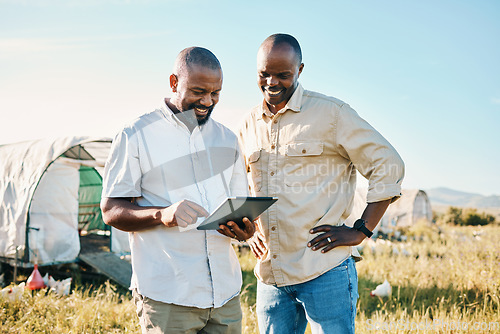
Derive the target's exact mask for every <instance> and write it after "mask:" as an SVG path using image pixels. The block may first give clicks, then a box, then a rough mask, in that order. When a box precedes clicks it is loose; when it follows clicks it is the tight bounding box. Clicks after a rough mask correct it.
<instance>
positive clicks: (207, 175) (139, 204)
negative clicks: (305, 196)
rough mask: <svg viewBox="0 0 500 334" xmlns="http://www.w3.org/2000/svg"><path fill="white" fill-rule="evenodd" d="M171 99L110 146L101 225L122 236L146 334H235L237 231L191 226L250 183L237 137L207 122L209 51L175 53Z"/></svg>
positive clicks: (217, 85)
mask: <svg viewBox="0 0 500 334" xmlns="http://www.w3.org/2000/svg"><path fill="white" fill-rule="evenodd" d="M170 87H171V90H172V97H171V98H166V99H164V100H162V101H161V104H160V106H159V108H158V109H156V110H155V111H153V112H150V113H146V114H144V115H142V116H140V117H139V118H137V119H136V120H135V121H133V122H132V123H131V124H130V125H127V126H125V127H124V128H123V130H122V131H121V132H120V133H119V134H118V135H117V136H116V138H115V140H114V141H113V145H112V149H111V153H110V156H109V159H108V162H107V164H106V168H105V176H104V182H103V196H102V198H103V199H102V202H101V208H102V211H103V218H104V221H105V222H106V223H107V224H109V225H111V226H114V227H116V228H118V229H120V230H123V231H127V232H129V241H130V246H131V253H132V254H131V255H132V269H133V274H132V282H131V289H132V290H133V294H134V301H135V303H136V307H137V314H138V316H139V320H140V324H141V327H142V331H143V333H227V334H230V333H240V332H241V308H240V301H239V292H240V288H241V269H240V266H239V263H238V259H237V257H236V254H235V252H234V250H233V248H232V246H231V239H230V238H231V237H232V238H236V239H238V240H246V239H248V238H250V237H251V236H252V235H253V233H254V231H255V228H254V224H253V222H250V221H249V220H248V219H244V223H245V229H244V230H242V229H240V228H239V227H238V225H236V224H235V223H234V222H228V225H229V226H230V227H231V230H230V229H228V228H226V227H224V229H221V230H220V232H218V231H213V230H212V231H211V230H208V231H201V230H197V229H196V226H198V225H199V224H200V223H201V221H202V220H203V217H205V216H206V215H207V214H208V212H212V211H213V210H214V209H215V208H216V207H217V206H218V205H219V204H220V203H221V202H222V201H224V200H225V198H226V197H228V196H246V195H247V192H248V183H247V180H246V175H245V170H244V167H243V160H242V157H241V154H240V153H239V146H238V140H237V137H236V136H235V135H234V134H233V133H232V132H231V131H230V130H228V129H227V128H226V127H224V126H223V125H221V124H219V123H217V122H215V121H214V120H212V119H211V118H210V114H211V113H212V110H213V108H214V106H215V105H216V104H217V102H218V101H219V93H220V91H221V88H222V70H221V66H220V64H219V61H218V60H217V58H216V57H215V55H214V54H213V53H211V52H210V51H209V50H207V49H204V48H199V47H192V48H187V49H184V50H183V51H181V52H180V53H179V55H178V57H177V59H176V62H175V66H174V72H173V74H172V75H171V76H170Z"/></svg>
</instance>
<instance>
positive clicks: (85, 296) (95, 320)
mask: <svg viewBox="0 0 500 334" xmlns="http://www.w3.org/2000/svg"><path fill="white" fill-rule="evenodd" d="M405 236H407V239H406V240H405V241H388V240H377V241H376V242H371V243H367V244H365V245H364V247H363V249H362V254H363V258H364V259H363V260H362V261H361V262H358V264H357V268H358V275H359V292H360V299H359V301H358V315H357V320H356V328H357V329H356V332H357V333H361V334H362V333H414V332H421V333H498V332H500V323H499V322H500V252H499V245H500V226H498V225H494V226H484V227H455V226H439V227H438V226H437V225H428V224H418V225H416V226H414V227H413V228H412V229H411V230H409V231H406V233H405ZM239 255H240V262H241V265H242V269H243V277H244V284H243V292H242V297H241V298H242V302H243V311H244V319H243V332H244V333H249V334H251V333H257V329H256V317H255V312H254V308H255V306H254V304H255V289H256V287H255V283H256V281H255V277H254V275H253V272H252V269H253V265H254V263H255V260H254V259H253V257H252V255H251V254H249V252H248V251H246V250H244V249H243V250H241V251H240V254H239ZM41 271H42V274H43V269H41ZM385 279H387V280H388V282H389V283H390V284H391V285H392V296H391V297H384V298H381V297H371V296H370V291H371V290H373V289H374V288H375V287H376V286H377V285H378V284H380V283H382V282H383V281H384V280H385ZM75 285H76V286H75V287H73V290H72V292H71V294H70V295H69V296H63V297H60V296H57V295H55V294H53V293H49V292H47V291H46V290H45V289H44V290H41V291H38V292H34V293H30V292H29V291H25V292H24V293H23V295H22V298H21V299H20V300H19V301H16V302H9V301H7V300H6V299H5V298H0V306H1V311H0V333H20V334H23V333H26V334H28V333H29V334H31V333H53V334H57V333H61V334H62V333H64V334H67V333H140V328H139V326H138V321H137V319H136V315H135V309H134V306H133V304H132V302H131V301H130V295H129V294H128V293H126V292H125V291H123V290H121V289H117V288H116V287H114V286H113V285H112V284H109V283H105V284H102V285H94V286H88V285H83V284H82V283H81V280H78V279H76V280H75Z"/></svg>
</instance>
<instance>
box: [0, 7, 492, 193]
mask: <svg viewBox="0 0 500 334" xmlns="http://www.w3.org/2000/svg"><path fill="white" fill-rule="evenodd" d="M499 17H500V2H498V1H494V0H490V1H486V0H485V1H483V0H478V1H461V0H458V1H438V0H434V1H432V0H422V1H403V0H391V1H369V0H358V1H355V0H351V1H347V0H346V1H316V2H310V4H306V3H305V2H304V1H300V2H299V1H297V2H293V1H273V2H270V1H252V2H250V1H248V2H244V3H243V2H241V3H240V2H237V1H217V0H215V1H210V2H207V1H194V0H187V1H146V0H144V1H138V0H137V1H134V0H131V1H120V0H114V1H112V0H100V1H98V0H89V1H83V0H81V1H73V0H66V1H63V0H39V1H34V0H19V1H13V0H12V1H9V0H0V144H4V143H10V142H16V141H21V140H27V139H34V138H41V137H45V136H48V135H95V136H110V137H112V136H114V134H115V133H116V132H117V131H118V130H119V128H120V127H121V126H122V125H123V124H124V123H126V122H128V121H130V120H132V119H133V118H135V117H136V116H138V115H139V114H142V113H144V112H147V111H150V110H152V109H154V108H155V107H156V106H157V105H158V104H159V103H160V102H161V100H162V98H163V97H165V96H169V87H168V76H169V74H170V71H171V68H172V64H173V61H174V59H175V56H176V55H177V53H178V52H179V51H180V50H181V49H183V48H185V47H188V46H193V45H198V46H204V47H207V48H208V49H210V50H212V51H213V52H214V53H215V54H216V55H217V56H218V58H219V60H220V61H221V63H222V66H223V70H224V86H223V92H222V96H221V101H220V103H219V104H218V106H217V107H216V110H215V111H214V118H215V119H216V120H218V121H221V122H222V123H224V124H226V125H227V126H229V127H230V128H231V129H233V130H235V129H236V128H237V126H238V122H239V120H240V119H241V117H242V116H243V115H244V114H245V113H246V112H247V111H248V110H249V109H250V108H251V107H252V106H254V105H256V104H257V103H259V102H260V100H261V95H260V92H259V90H258V88H257V84H256V71H255V66H256V64H255V63H256V61H255V58H256V52H257V48H258V47H259V45H260V43H261V42H262V41H263V40H264V39H265V38H266V37H267V36H268V35H270V34H272V33H276V32H286V33H290V34H292V35H294V36H295V37H296V38H297V39H298V40H299V42H300V43H301V46H302V50H303V60H304V63H305V68H304V71H303V73H302V75H301V77H300V82H301V83H302V85H303V86H304V87H305V88H306V89H310V90H316V91H319V92H322V93H324V94H327V95H331V96H335V97H337V98H339V99H341V100H343V101H345V102H347V103H349V104H350V105H351V106H352V107H353V108H354V109H355V110H356V111H358V113H359V114H360V115H361V116H362V117H364V118H365V119H366V120H368V121H369V122H370V123H371V124H372V125H373V126H374V127H375V128H376V129H378V130H379V131H380V132H381V133H382V134H383V135H384V136H385V137H386V138H387V139H389V141H390V142H391V143H392V144H393V145H394V146H395V147H396V148H397V150H398V151H399V152H400V154H401V156H402V157H403V159H404V160H405V162H406V165H407V176H406V179H405V181H404V184H403V185H404V187H405V188H421V189H430V188H434V187H441V186H444V187H449V188H453V189H457V190H462V191H467V192H475V193H480V194H484V195H491V194H500V129H499V125H500V61H499V59H500V43H498V39H499V36H500V20H498V18H499Z"/></svg>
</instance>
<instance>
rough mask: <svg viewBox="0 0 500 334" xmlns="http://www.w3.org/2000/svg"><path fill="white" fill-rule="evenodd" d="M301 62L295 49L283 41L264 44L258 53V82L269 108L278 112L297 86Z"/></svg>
mask: <svg viewBox="0 0 500 334" xmlns="http://www.w3.org/2000/svg"><path fill="white" fill-rule="evenodd" d="M303 68H304V64H301V63H300V61H299V59H298V57H297V54H296V53H295V51H294V49H293V48H292V47H291V46H290V45H288V44H286V43H281V44H277V45H272V44H271V43H267V44H263V45H262V46H261V47H260V49H259V52H258V54H257V73H258V84H259V87H260V89H261V91H262V94H263V95H264V100H265V101H266V103H267V105H268V107H269V110H270V111H271V112H272V113H276V112H277V111H279V110H280V109H282V108H283V107H284V106H285V105H286V104H287V102H288V100H289V99H290V97H291V96H292V95H293V92H294V91H295V89H296V88H297V85H298V82H297V80H298V79H299V76H300V73H302V69H303Z"/></svg>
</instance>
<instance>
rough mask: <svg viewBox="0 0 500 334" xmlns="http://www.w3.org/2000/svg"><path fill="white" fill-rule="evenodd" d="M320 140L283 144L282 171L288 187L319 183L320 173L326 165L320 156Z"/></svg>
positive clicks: (321, 152) (308, 186)
mask: <svg viewBox="0 0 500 334" xmlns="http://www.w3.org/2000/svg"><path fill="white" fill-rule="evenodd" d="M322 155H323V143H322V142H295V143H290V144H287V145H286V146H285V156H286V157H285V164H284V166H283V173H284V179H285V184H286V185H287V186H289V187H307V188H310V187H311V186H317V185H318V184H319V183H321V179H322V178H321V175H322V174H321V173H322V171H323V172H324V170H325V169H327V168H326V166H321V164H322V163H325V160H324V159H323V157H322Z"/></svg>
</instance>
